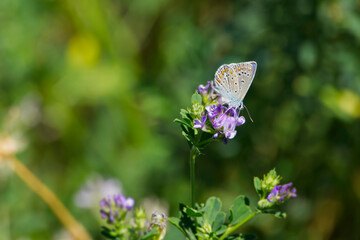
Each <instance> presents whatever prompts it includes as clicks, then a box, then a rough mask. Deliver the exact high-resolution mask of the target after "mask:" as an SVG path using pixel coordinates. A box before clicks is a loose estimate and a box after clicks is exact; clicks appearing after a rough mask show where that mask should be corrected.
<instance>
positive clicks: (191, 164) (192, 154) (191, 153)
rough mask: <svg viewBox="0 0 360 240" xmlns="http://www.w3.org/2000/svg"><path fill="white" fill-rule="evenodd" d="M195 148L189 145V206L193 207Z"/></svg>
mask: <svg viewBox="0 0 360 240" xmlns="http://www.w3.org/2000/svg"><path fill="white" fill-rule="evenodd" d="M196 154H197V150H196V147H194V146H193V147H191V150H190V189H191V207H195V158H196Z"/></svg>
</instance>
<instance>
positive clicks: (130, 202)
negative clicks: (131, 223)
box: [124, 197, 135, 211]
mask: <svg viewBox="0 0 360 240" xmlns="http://www.w3.org/2000/svg"><path fill="white" fill-rule="evenodd" d="M134 205H135V200H134V199H133V198H131V197H129V198H127V199H126V201H125V203H124V208H125V209H127V210H129V211H130V210H131V209H133V207H134Z"/></svg>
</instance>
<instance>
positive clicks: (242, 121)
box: [236, 116, 245, 126]
mask: <svg viewBox="0 0 360 240" xmlns="http://www.w3.org/2000/svg"><path fill="white" fill-rule="evenodd" d="M244 123H245V118H244V116H240V117H239V118H238V119H237V123H236V126H240V125H243V124H244Z"/></svg>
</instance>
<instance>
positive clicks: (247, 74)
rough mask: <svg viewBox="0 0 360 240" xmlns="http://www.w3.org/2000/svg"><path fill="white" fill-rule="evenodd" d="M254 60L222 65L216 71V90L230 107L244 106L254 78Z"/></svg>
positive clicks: (241, 107) (255, 65)
mask: <svg viewBox="0 0 360 240" xmlns="http://www.w3.org/2000/svg"><path fill="white" fill-rule="evenodd" d="M256 67H257V64H256V62H254V61H251V62H241V63H231V64H224V65H221V66H220V67H219V68H218V70H217V71H216V73H215V79H214V90H215V91H216V92H217V93H218V94H219V95H220V96H221V97H223V99H224V101H225V103H227V104H228V105H229V107H235V108H239V109H240V110H241V109H243V108H244V103H243V100H244V97H245V95H246V93H247V91H248V90H249V88H250V85H251V83H252V81H253V79H254V76H255V72H256Z"/></svg>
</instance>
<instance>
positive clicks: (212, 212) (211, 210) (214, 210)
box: [203, 197, 222, 226]
mask: <svg viewBox="0 0 360 240" xmlns="http://www.w3.org/2000/svg"><path fill="white" fill-rule="evenodd" d="M221 205H222V204H221V201H220V199H219V198H217V197H210V198H209V199H208V200H207V201H206V204H205V207H204V208H203V211H204V219H205V221H207V223H209V224H210V225H211V226H212V225H213V223H214V221H215V219H216V216H217V215H218V213H219V212H220V210H221Z"/></svg>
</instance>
